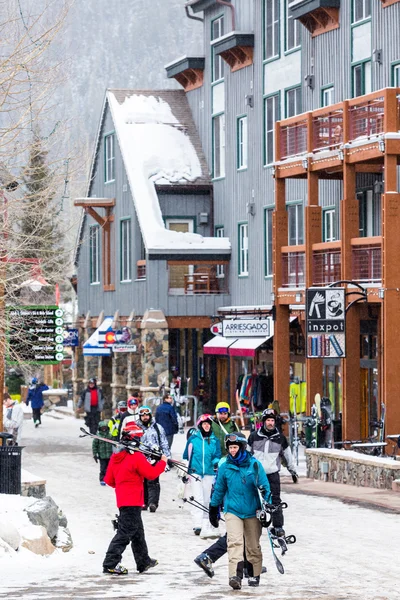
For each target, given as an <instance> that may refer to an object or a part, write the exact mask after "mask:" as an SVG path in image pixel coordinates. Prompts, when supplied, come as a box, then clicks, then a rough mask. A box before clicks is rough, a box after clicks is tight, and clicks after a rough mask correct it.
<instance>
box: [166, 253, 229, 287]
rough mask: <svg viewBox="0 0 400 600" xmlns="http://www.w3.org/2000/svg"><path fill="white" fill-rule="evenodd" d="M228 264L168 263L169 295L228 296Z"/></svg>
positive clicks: (211, 262)
mask: <svg viewBox="0 0 400 600" xmlns="http://www.w3.org/2000/svg"><path fill="white" fill-rule="evenodd" d="M228 264H229V263H228V262H227V261H221V262H216V261H210V262H208V263H197V264H189V263H188V262H187V261H169V262H168V293H169V294H171V295H176V296H182V295H197V294H207V295H208V294H228V293H229V287H228V275H229V270H228Z"/></svg>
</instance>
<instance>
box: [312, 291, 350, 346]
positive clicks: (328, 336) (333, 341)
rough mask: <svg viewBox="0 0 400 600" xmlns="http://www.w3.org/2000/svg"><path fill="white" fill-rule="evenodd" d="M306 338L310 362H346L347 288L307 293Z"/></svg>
mask: <svg viewBox="0 0 400 600" xmlns="http://www.w3.org/2000/svg"><path fill="white" fill-rule="evenodd" d="M306 335H307V339H306V348H307V358H345V356H346V296H345V289H344V288H329V287H325V288H308V289H307V290H306Z"/></svg>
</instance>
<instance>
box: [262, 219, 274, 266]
mask: <svg viewBox="0 0 400 600" xmlns="http://www.w3.org/2000/svg"><path fill="white" fill-rule="evenodd" d="M273 213H274V209H273V208H266V209H265V213H264V214H265V275H266V276H267V277H268V276H269V275H272V248H273V246H272V241H273V240H272V215H273Z"/></svg>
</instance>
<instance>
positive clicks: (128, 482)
mask: <svg viewBox="0 0 400 600" xmlns="http://www.w3.org/2000/svg"><path fill="white" fill-rule="evenodd" d="M142 437H143V430H142V429H141V428H140V427H139V426H138V425H136V423H134V422H132V421H131V422H130V423H129V424H127V426H126V428H125V429H124V431H123V433H122V440H123V441H128V442H129V441H130V442H131V441H138V440H140V438H142ZM166 464H167V457H166V456H165V455H162V457H161V460H160V461H159V462H157V463H156V464H155V465H151V464H150V463H149V462H148V460H147V459H146V458H145V456H144V455H143V454H141V453H140V452H137V451H133V450H128V449H126V448H124V449H122V450H121V451H120V452H118V453H114V454H113V455H112V456H111V458H110V463H109V465H108V469H107V472H106V475H105V478H104V481H105V482H106V484H107V485H109V486H111V487H113V488H115V493H116V498H117V506H118V508H119V517H118V529H117V532H116V534H115V536H114V538H113V539H112V540H111V543H110V545H109V547H108V550H107V553H106V556H105V558H104V561H103V572H104V573H109V574H111V575H127V574H128V569H126V568H125V567H123V566H122V565H121V559H122V554H123V552H124V550H125V549H126V547H127V546H128V544H131V548H132V552H133V556H134V559H135V562H136V568H137V570H138V571H139V573H144V572H145V571H147V570H148V569H150V568H151V567H155V566H156V565H157V564H158V563H157V560H156V559H154V558H150V556H149V552H148V548H147V544H146V539H145V534H144V528H143V523H142V506H143V502H144V490H143V481H144V479H145V478H146V479H155V478H156V477H158V476H159V475H161V473H162V472H163V471H164V470H165V467H166Z"/></svg>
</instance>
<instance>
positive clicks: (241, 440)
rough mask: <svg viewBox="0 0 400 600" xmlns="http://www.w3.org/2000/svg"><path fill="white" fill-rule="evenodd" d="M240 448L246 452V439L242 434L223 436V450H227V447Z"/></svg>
mask: <svg viewBox="0 0 400 600" xmlns="http://www.w3.org/2000/svg"><path fill="white" fill-rule="evenodd" d="M235 445H236V446H240V448H241V449H242V450H246V447H247V438H246V436H245V435H244V433H241V432H240V431H237V432H235V433H227V434H226V436H225V448H226V449H227V450H228V448H229V446H235Z"/></svg>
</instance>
